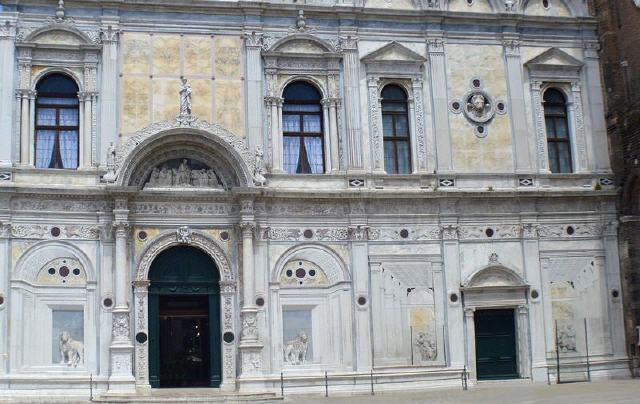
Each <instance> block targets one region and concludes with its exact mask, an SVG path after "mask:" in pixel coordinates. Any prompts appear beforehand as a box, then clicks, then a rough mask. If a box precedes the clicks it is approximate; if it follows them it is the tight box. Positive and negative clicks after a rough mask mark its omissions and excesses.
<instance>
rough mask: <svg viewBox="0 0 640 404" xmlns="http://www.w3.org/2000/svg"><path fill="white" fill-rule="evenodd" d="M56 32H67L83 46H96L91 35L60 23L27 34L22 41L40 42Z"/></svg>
mask: <svg viewBox="0 0 640 404" xmlns="http://www.w3.org/2000/svg"><path fill="white" fill-rule="evenodd" d="M56 31H62V32H65V33H67V34H70V35H71V36H72V37H76V38H78V40H79V42H80V43H79V44H78V45H80V44H82V45H95V43H96V40H94V39H92V38H90V37H89V35H87V34H86V33H84V32H82V31H81V30H79V29H77V28H76V27H74V26H73V25H71V24H60V23H54V24H48V25H45V26H43V27H40V28H37V29H35V30H34V31H32V32H30V33H29V34H27V35H26V36H25V37H24V39H22V41H23V42H36V43H37V42H38V38H39V37H43V36H45V35H47V34H49V33H52V32H56Z"/></svg>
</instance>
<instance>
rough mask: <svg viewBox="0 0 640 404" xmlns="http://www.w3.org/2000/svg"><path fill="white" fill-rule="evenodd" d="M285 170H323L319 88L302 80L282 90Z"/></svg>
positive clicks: (320, 171)
mask: <svg viewBox="0 0 640 404" xmlns="http://www.w3.org/2000/svg"><path fill="white" fill-rule="evenodd" d="M283 98H284V104H283V106H282V132H283V136H284V139H283V146H284V170H285V171H287V172H288V173H291V174H322V173H324V134H323V125H322V106H321V105H320V101H321V99H322V96H321V95H320V92H319V91H318V90H317V89H316V88H315V87H313V86H312V85H310V84H308V83H306V82H304V81H295V82H293V83H291V84H289V85H288V86H287V87H286V88H285V89H284V93H283Z"/></svg>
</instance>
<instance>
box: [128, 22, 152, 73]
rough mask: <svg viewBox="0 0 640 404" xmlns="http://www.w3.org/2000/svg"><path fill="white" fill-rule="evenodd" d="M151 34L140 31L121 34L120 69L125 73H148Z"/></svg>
mask: <svg viewBox="0 0 640 404" xmlns="http://www.w3.org/2000/svg"><path fill="white" fill-rule="evenodd" d="M150 57H151V36H150V35H149V34H141V33H129V32H127V33H124V34H123V35H122V64H123V65H122V71H123V73H125V74H131V73H141V74H150V72H151V70H150V68H151V62H150Z"/></svg>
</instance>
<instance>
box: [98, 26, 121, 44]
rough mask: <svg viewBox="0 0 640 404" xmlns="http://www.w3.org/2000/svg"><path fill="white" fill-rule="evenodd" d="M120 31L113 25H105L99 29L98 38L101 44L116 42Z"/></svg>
mask: <svg viewBox="0 0 640 404" xmlns="http://www.w3.org/2000/svg"><path fill="white" fill-rule="evenodd" d="M121 33H122V31H121V30H120V29H119V28H118V27H115V28H114V27H113V25H107V26H106V27H103V28H101V29H100V40H101V41H102V43H103V44H112V43H118V41H119V40H120V34H121Z"/></svg>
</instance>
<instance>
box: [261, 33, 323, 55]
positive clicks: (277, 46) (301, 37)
mask: <svg viewBox="0 0 640 404" xmlns="http://www.w3.org/2000/svg"><path fill="white" fill-rule="evenodd" d="M295 42H300V43H304V42H307V43H311V44H313V45H316V46H318V47H319V49H320V50H321V51H322V52H326V53H335V49H334V47H333V46H332V45H331V44H330V43H329V42H327V41H325V40H324V39H322V38H318V37H317V36H315V35H311V34H304V33H300V34H293V35H289V36H285V37H284V38H280V39H279V40H278V41H276V42H275V43H274V44H273V45H272V46H271V47H270V48H269V50H268V52H269V53H271V52H277V53H309V52H300V51H296V50H295V48H288V47H287V46H291V45H293V44H295ZM309 50H312V49H309ZM316 54H317V53H316Z"/></svg>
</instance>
